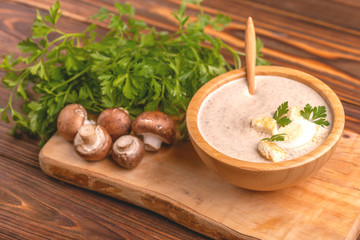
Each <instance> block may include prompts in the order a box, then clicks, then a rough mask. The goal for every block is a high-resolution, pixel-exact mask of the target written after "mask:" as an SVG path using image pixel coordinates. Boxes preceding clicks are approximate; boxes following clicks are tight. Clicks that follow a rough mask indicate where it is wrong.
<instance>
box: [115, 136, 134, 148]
mask: <svg viewBox="0 0 360 240" xmlns="http://www.w3.org/2000/svg"><path fill="white" fill-rule="evenodd" d="M133 142H134V139H133V138H130V137H123V138H119V140H118V141H116V142H115V143H116V144H115V146H114V148H116V149H117V150H118V151H119V152H120V151H129V152H132V150H133V149H134V145H135V144H133ZM131 147H132V148H131Z"/></svg>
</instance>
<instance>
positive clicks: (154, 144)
mask: <svg viewBox="0 0 360 240" xmlns="http://www.w3.org/2000/svg"><path fill="white" fill-rule="evenodd" d="M142 135H143V137H144V139H143V140H144V144H145V150H147V151H158V150H159V149H160V147H161V143H162V139H161V138H160V137H159V136H157V135H155V134H152V133H143V134H142Z"/></svg>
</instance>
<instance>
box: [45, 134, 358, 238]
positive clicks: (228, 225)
mask: <svg viewBox="0 0 360 240" xmlns="http://www.w3.org/2000/svg"><path fill="white" fill-rule="evenodd" d="M348 143H351V144H348ZM359 144H360V136H359V135H358V134H356V133H353V132H351V131H348V130H346V131H344V134H343V137H342V138H341V140H340V143H339V146H338V149H337V150H336V151H335V153H334V154H333V156H332V157H331V159H330V160H329V161H328V162H327V164H326V165H325V166H324V167H323V168H322V169H321V171H320V172H318V173H316V174H314V176H312V177H310V178H308V179H306V181H304V182H302V183H299V184H297V185H296V186H294V187H291V188H287V189H284V190H281V191H274V192H257V191H250V190H246V189H241V188H238V187H236V186H234V185H232V184H229V183H228V182H226V181H224V180H223V179H221V178H220V177H219V176H218V175H216V174H215V173H214V172H213V171H211V170H210V169H209V168H207V167H206V165H205V164H204V163H203V162H202V161H201V160H200V158H199V157H198V156H197V155H196V152H195V151H194V149H193V147H192V145H191V143H190V142H187V143H183V142H178V143H176V144H174V145H173V146H171V147H163V148H162V149H161V150H160V151H159V152H157V153H147V154H146V155H145V157H144V159H143V160H142V161H141V163H140V164H139V166H137V167H136V168H135V169H132V170H131V171H129V170H125V169H122V168H120V167H118V166H117V165H116V163H114V162H113V161H112V160H110V159H106V160H103V161H100V162H93V163H89V162H87V161H85V160H83V159H81V158H80V157H79V156H77V155H76V153H75V151H74V149H73V146H72V144H70V143H69V142H67V141H65V140H64V139H63V138H62V137H61V136H60V135H58V134H56V135H55V136H53V137H52V138H51V139H50V140H49V142H48V143H47V144H46V145H45V146H44V147H43V148H42V149H41V152H40V156H39V161H40V166H41V168H42V169H43V171H44V172H45V173H46V174H48V175H50V176H52V177H54V178H57V179H60V180H62V181H65V182H69V183H72V184H74V185H77V186H80V187H83V188H87V189H91V190H93V191H97V192H100V193H102V194H105V195H109V196H112V197H114V198H118V199H120V200H122V201H126V202H129V203H132V204H135V205H137V206H141V207H143V208H146V209H150V210H152V211H154V212H156V213H159V214H161V215H163V216H165V217H167V218H169V219H171V220H173V221H175V222H177V223H180V224H181V225H184V226H186V227H188V228H190V229H193V230H195V231H196V232H200V233H203V234H204V235H206V236H209V237H212V238H215V239H229V240H230V239H234V240H235V239H268V240H278V239H288V240H298V239H302V240H313V239H326V240H337V239H355V237H356V235H357V234H358V232H359V231H360V222H359V219H360V212H359V209H360V198H359V196H360V181H358V179H359V176H360V162H359V161H358V155H359V154H360V149H359V148H357V147H356V146H359ZM305 232H306V234H304V233H305Z"/></svg>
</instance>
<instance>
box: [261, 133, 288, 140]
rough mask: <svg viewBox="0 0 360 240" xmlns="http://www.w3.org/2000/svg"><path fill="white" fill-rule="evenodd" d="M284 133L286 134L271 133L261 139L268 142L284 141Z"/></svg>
mask: <svg viewBox="0 0 360 240" xmlns="http://www.w3.org/2000/svg"><path fill="white" fill-rule="evenodd" d="M285 135H286V133H279V134H275V135H272V136H271V137H270V138H263V139H261V141H263V140H267V141H270V142H274V141H284V140H285Z"/></svg>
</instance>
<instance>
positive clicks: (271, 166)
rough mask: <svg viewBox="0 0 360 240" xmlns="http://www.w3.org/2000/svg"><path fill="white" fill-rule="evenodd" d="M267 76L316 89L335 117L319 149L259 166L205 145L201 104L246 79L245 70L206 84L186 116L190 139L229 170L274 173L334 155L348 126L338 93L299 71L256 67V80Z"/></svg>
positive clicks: (236, 71)
mask: <svg viewBox="0 0 360 240" xmlns="http://www.w3.org/2000/svg"><path fill="white" fill-rule="evenodd" d="M266 75H267V76H280V77H285V78H290V79H292V80H296V81H298V82H301V83H304V84H306V85H307V86H309V87H311V88H312V89H314V90H315V91H316V92H317V93H318V94H320V96H321V97H322V98H323V99H324V100H325V101H326V103H327V104H328V106H329V108H330V111H331V114H332V116H333V123H332V129H331V131H330V133H329V135H328V137H327V138H326V139H325V141H324V142H323V143H322V144H321V145H320V146H319V147H317V148H316V149H314V150H313V151H311V152H309V153H307V154H305V155H303V156H301V157H298V158H295V159H291V160H287V161H283V162H269V163H257V162H249V161H245V160H239V159H236V158H233V157H230V156H228V155H225V154H224V153H222V152H219V151H218V150H216V149H215V148H213V147H212V146H211V145H210V144H208V143H207V142H206V141H205V139H204V138H203V136H202V135H201V133H200V131H199V128H198V122H197V120H198V112H199V109H200V106H201V104H202V102H203V101H204V99H205V98H206V97H207V96H208V95H209V94H210V93H211V92H213V91H214V90H215V89H217V88H219V87H220V86H222V85H224V84H225V83H228V82H231V81H233V80H236V79H239V78H243V77H245V76H246V71H245V69H244V68H242V69H236V70H232V71H229V72H227V73H224V74H221V75H219V76H218V77H216V78H214V79H212V80H210V81H209V82H207V83H206V84H204V85H203V86H202V87H201V88H200V89H199V90H198V91H197V92H196V94H195V95H194V96H193V98H192V99H191V101H190V103H189V106H188V110H187V113H186V124H187V128H188V132H189V135H190V137H191V138H192V140H193V141H194V143H195V144H197V145H198V146H199V147H200V148H201V149H202V150H203V151H204V152H206V153H207V154H208V155H210V156H211V157H212V158H214V159H216V160H217V161H220V162H222V163H224V164H227V165H230V166H235V167H239V168H242V169H247V170H255V171H273V170H281V169H287V168H292V167H297V166H299V165H303V164H306V163H308V162H311V161H314V160H316V159H318V158H319V157H321V156H323V155H324V154H326V153H327V152H329V151H331V150H332V148H333V147H334V146H335V145H336V143H337V142H338V140H339V139H340V137H341V134H342V132H343V129H344V123H345V114H344V109H343V106H342V104H341V102H340V100H339V98H338V97H337V95H336V94H335V92H334V91H333V90H331V88H330V87H328V86H327V85H326V84H325V83H323V82H322V81H321V80H319V79H318V78H316V77H314V76H312V75H310V74H307V73H305V72H302V71H299V70H295V69H291V68H286V67H278V66H257V67H256V68H255V76H266Z"/></svg>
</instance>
